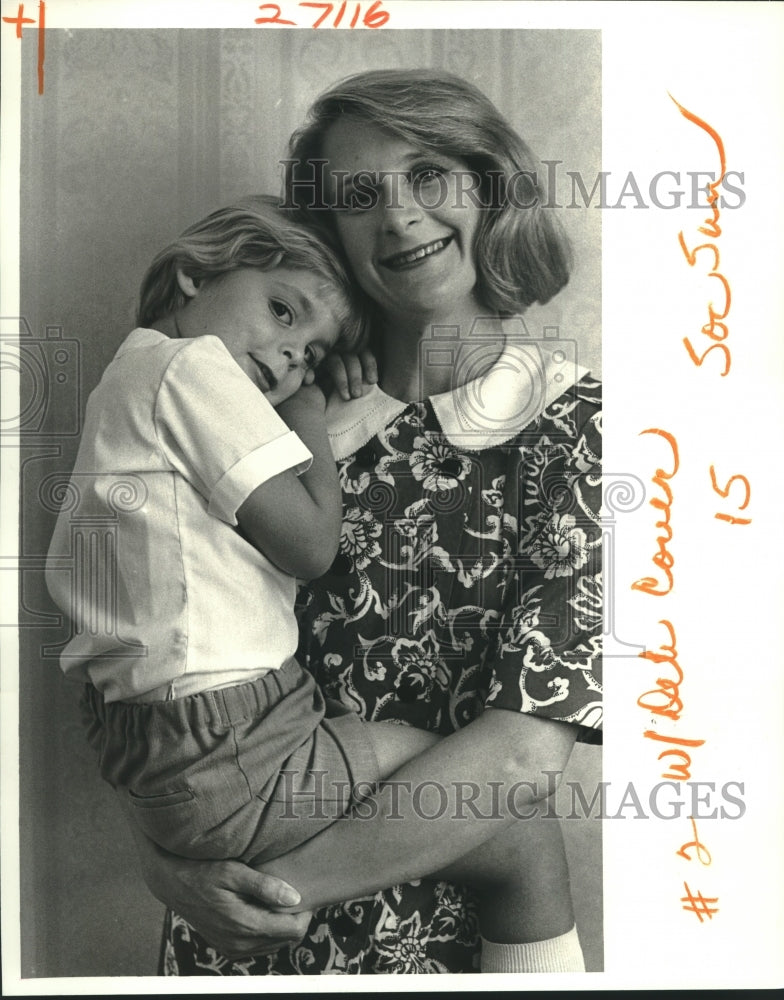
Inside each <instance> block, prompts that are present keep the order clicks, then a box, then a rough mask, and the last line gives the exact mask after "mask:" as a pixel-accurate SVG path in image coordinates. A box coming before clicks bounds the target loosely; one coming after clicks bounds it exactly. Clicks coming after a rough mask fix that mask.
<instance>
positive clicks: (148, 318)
mask: <svg viewBox="0 0 784 1000" xmlns="http://www.w3.org/2000/svg"><path fill="white" fill-rule="evenodd" d="M245 267H252V268H257V269H258V270H260V271H270V270H272V269H273V268H275V267H288V268H292V269H295V270H296V269H302V270H305V271H308V272H310V273H311V274H314V273H315V274H318V275H321V277H323V278H324V280H325V281H327V282H329V283H330V284H331V285H332V286H333V287H334V288H335V289H336V290H337V291H338V293H339V297H340V300H341V303H342V306H343V308H342V309H340V310H339V312H338V319H339V321H340V324H341V335H340V339H339V341H338V346H339V347H340V348H341V349H343V350H347V351H351V350H356V348H357V347H359V346H360V345H361V344H362V342H363V341H364V339H365V335H366V325H367V318H366V312H365V306H364V303H363V298H362V295H361V293H360V292H359V291H358V290H357V289H356V288H355V287H354V285H353V283H352V281H351V279H350V278H349V275H348V272H347V270H346V268H345V267H344V265H343V263H342V261H341V258H340V254H339V251H338V250H337V248H336V247H335V246H334V245H331V244H330V243H329V242H328V237H326V236H325V235H323V234H321V235H319V234H316V233H315V232H314V230H313V228H312V226H308V225H306V224H305V222H304V221H303V217H302V213H300V212H298V211H296V210H286V209H282V208H280V204H279V201H278V199H276V198H274V197H273V196H272V195H253V196H250V197H247V198H244V199H242V200H241V201H238V202H235V203H234V204H233V205H228V206H226V207H225V208H219V209H218V210H217V211H215V212H212V213H211V214H210V215H208V216H206V218H204V219H201V220H200V221H199V222H196V223H194V224H193V225H192V226H189V227H188V228H187V229H186V230H185V232H184V233H182V235H181V236H179V237H178V238H177V239H176V240H174V241H173V242H172V243H170V244H169V245H168V246H167V247H166V248H165V249H163V250H161V252H160V253H159V254H157V255H156V257H155V259H154V260H153V262H152V264H150V266H149V268H148V269H147V273H146V274H145V276H144V278H143V279H142V284H141V289H140V292H139V308H138V312H137V316H136V321H137V323H138V325H139V326H151V325H152V324H154V323H155V322H156V321H157V320H160V319H162V318H163V317H164V316H168V315H170V314H171V313H173V312H175V311H176V310H177V309H180V308H181V307H182V306H184V305H185V303H186V302H187V298H186V296H185V294H184V293H183V291H182V289H181V288H180V285H179V282H178V281H177V271H178V269H181V270H182V271H183V273H184V274H186V275H187V276H188V277H189V278H191V279H192V280H193V282H194V284H195V285H200V284H202V283H203V282H205V281H211V280H213V279H215V278H219V277H220V276H221V275H224V274H228V273H229V272H230V271H236V270H238V269H240V268H245Z"/></svg>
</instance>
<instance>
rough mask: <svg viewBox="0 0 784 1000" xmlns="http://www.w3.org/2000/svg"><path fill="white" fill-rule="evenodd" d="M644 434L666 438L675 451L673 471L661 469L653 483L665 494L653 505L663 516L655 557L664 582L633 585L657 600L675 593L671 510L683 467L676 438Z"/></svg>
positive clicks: (643, 581)
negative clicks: (674, 484) (675, 483)
mask: <svg viewBox="0 0 784 1000" xmlns="http://www.w3.org/2000/svg"><path fill="white" fill-rule="evenodd" d="M640 433H641V434H658V435H659V436H660V437H663V438H664V440H665V441H666V442H667V443H668V444H669V446H670V449H671V450H672V468H671V470H670V471H669V472H666V471H665V470H664V469H657V470H656V473H655V475H654V476H653V479H652V480H651V481H652V482H653V484H654V486H657V487H658V488H659V489H660V490H661V491H662V493H663V494H664V498H663V499H662V497H653V499H652V500H650V501H649V503H650V506H651V507H653V509H654V510H656V511H660V512H661V515H662V516H661V519H660V520H658V521H657V522H656V527H657V528H659V529H661V533H660V534H659V535H658V536H657V538H656V545H657V549H656V552H655V553H654V555H653V564H654V566H655V567H656V568H657V569H658V570H659V571H660V572H661V574H662V575H663V577H664V580H659V579H658V578H657V577H655V576H643V577H641V578H640V579H639V580H636V581H635V582H634V583H633V584H632V590H641V591H643V593H645V594H652V595H654V596H655V597H663V596H664V595H665V594H669V592H670V591H671V590H672V585H673V575H672V567H673V564H674V562H675V559H674V558H673V556H672V554H671V552H670V550H669V548H668V545H669V543H670V542H671V541H672V528H671V527H670V510H671V508H672V499H673V495H672V490H671V489H670V486H669V480H671V479H672V478H673V477H674V476H675V474H676V473H677V471H678V466H679V463H680V460H679V457H678V442H677V441H676V440H675V438H674V437H673V435H672V434H670V433H668V432H667V431H663V430H661V429H659V428H658V427H649V428H648V429H647V430H644V431H640Z"/></svg>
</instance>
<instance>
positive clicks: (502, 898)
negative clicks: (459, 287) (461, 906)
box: [438, 802, 585, 972]
mask: <svg viewBox="0 0 784 1000" xmlns="http://www.w3.org/2000/svg"><path fill="white" fill-rule="evenodd" d="M546 807H547V802H542V803H539V809H538V811H537V816H536V818H533V819H524V820H522V819H521V820H518V821H517V822H516V823H513V824H512V825H511V826H508V827H506V828H505V829H504V830H503V831H501V832H500V833H499V834H497V835H496V836H495V837H493V838H491V839H490V840H488V841H486V842H485V843H484V844H482V845H481V846H480V847H478V848H476V849H474V850H473V851H471V852H470V853H469V854H467V855H465V856H464V857H462V858H459V859H458V860H457V861H456V862H454V863H453V864H451V865H448V866H447V867H446V868H445V869H443V870H442V871H440V872H438V875H439V877H443V878H448V879H450V880H451V881H454V882H466V883H467V884H469V885H470V886H472V888H473V889H474V890H475V892H476V895H477V898H478V901H479V926H480V931H481V934H482V965H481V968H482V972H584V971H585V964H584V961H583V954H582V949H581V948H580V942H579V939H578V937H577V931H576V929H575V923H574V910H573V908H572V897H571V892H570V888H569V868H568V864H567V861H566V853H565V850H564V843H563V835H562V833H561V824H560V822H559V821H558V820H557V819H555V818H550V819H545V818H544V817H543V814H544V813H545V812H546ZM531 811H533V810H531Z"/></svg>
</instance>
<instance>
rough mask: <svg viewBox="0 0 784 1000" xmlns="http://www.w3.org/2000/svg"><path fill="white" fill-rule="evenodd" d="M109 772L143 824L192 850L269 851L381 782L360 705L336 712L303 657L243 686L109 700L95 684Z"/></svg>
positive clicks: (172, 845)
mask: <svg viewBox="0 0 784 1000" xmlns="http://www.w3.org/2000/svg"><path fill="white" fill-rule="evenodd" d="M83 707H84V710H85V723H86V725H87V730H88V738H89V740H90V743H91V744H92V746H93V747H94V748H95V749H96V750H97V751H98V753H99V756H100V768H101V774H102V776H103V777H104V778H105V779H106V780H107V781H108V782H110V784H112V785H113V786H114V787H115V788H116V789H117V790H118V792H119V793H120V794H121V795H122V796H123V797H124V798H125V799H126V801H127V802H128V804H129V806H130V808H129V810H128V811H129V812H130V813H131V814H132V815H133V816H134V817H135V818H136V820H137V822H138V824H139V827H140V828H141V830H142V831H143V832H144V833H145V834H146V835H147V836H148V837H150V838H151V839H152V840H154V841H155V842H156V843H157V844H159V845H160V846H161V847H163V848H165V849H166V850H168V851H171V852H172V853H174V854H179V855H182V856H184V857H189V858H212V859H221V858H237V859H239V860H242V861H263V860H267V859H270V858H274V857H278V856H280V855H281V854H285V853H286V852H287V851H289V850H291V848H293V847H296V846H297V845H298V844H301V843H303V842H304V841H305V840H309V839H310V837H312V836H314V835H315V834H317V833H318V832H319V831H320V830H323V829H324V828H325V827H327V826H329V825H330V824H332V823H334V822H335V820H337V819H339V818H340V817H341V816H342V815H344V814H345V812H346V810H347V809H348V808H349V807H350V806H351V805H352V804H353V803H354V802H356V801H359V800H360V799H361V798H362V797H363V796H366V795H368V794H369V793H370V791H371V790H372V787H373V785H374V783H375V782H376V781H378V779H379V773H378V762H377V760H376V756H375V752H374V750H373V746H372V743H371V741H370V739H369V737H368V735H367V731H366V729H365V727H364V725H363V723H362V722H361V720H360V719H359V716H357V715H355V714H354V713H351V712H349V713H344V714H340V715H336V716H334V717H326V715H325V712H326V707H325V702H324V698H323V697H322V695H321V692H320V690H319V689H318V687H317V686H316V684H315V682H314V680H313V678H312V677H311V675H310V674H309V673H307V671H305V670H303V668H302V667H301V666H300V665H299V664H298V663H297V662H296V661H295V660H290V661H289V662H288V663H286V664H285V665H284V666H283V667H282V668H281V669H280V670H272V671H270V672H269V673H267V674H265V675H264V676H263V677H261V678H259V679H257V680H254V681H250V682H248V683H246V684H240V685H237V686H234V687H227V688H219V689H217V690H212V691H203V692H201V693H199V694H195V695H189V696H188V697H185V698H175V699H172V700H169V701H157V702H144V703H140V702H110V703H108V704H107V703H105V702H104V700H103V698H102V696H101V695H100V693H99V692H98V691H97V690H96V689H95V688H94V687H93V686H92V685H87V686H86V688H85V692H84V698H83Z"/></svg>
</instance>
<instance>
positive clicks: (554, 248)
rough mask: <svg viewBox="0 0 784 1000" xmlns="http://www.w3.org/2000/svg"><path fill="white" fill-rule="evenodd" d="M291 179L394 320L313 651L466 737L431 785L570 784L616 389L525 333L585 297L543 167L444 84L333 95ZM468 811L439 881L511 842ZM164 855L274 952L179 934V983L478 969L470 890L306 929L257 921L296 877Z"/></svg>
mask: <svg viewBox="0 0 784 1000" xmlns="http://www.w3.org/2000/svg"><path fill="white" fill-rule="evenodd" d="M313 161H319V162H317V163H315V164H314V162H313ZM320 164H323V168H322V166H321V165H320ZM289 167H290V168H291V169H290V171H289V176H288V178H287V182H288V193H289V196H290V197H291V198H293V199H294V200H295V201H297V203H298V204H300V205H301V206H302V207H303V208H305V209H307V210H312V215H313V217H314V218H315V219H316V220H317V222H319V223H320V224H322V225H324V226H327V227H329V228H331V229H332V231H333V232H334V233H335V234H336V236H337V238H338V240H339V242H340V243H341V244H342V247H343V249H344V251H345V253H346V256H347V258H348V261H349V264H350V265H351V268H352V270H353V273H354V276H355V278H356V280H357V282H358V284H359V285H360V287H361V288H362V289H363V291H364V292H365V293H366V294H367V296H369V298H370V299H371V300H372V301H373V303H374V304H375V307H376V309H375V313H376V315H375V324H374V344H373V347H374V351H375V354H376V356H377V358H378V363H379V371H380V381H379V385H377V386H374V387H373V388H372V389H371V390H370V391H368V392H367V393H366V394H365V395H362V396H360V397H359V398H353V399H341V398H340V397H339V396H338V395H336V396H335V397H333V399H332V400H331V402H330V406H329V408H328V419H329V422H330V434H331V440H332V443H333V450H334V452H335V457H336V460H337V462H338V466H339V470H340V478H341V485H342V489H343V497H344V513H343V529H342V536H341V550H340V553H339V555H338V557H337V559H336V560H335V562H334V564H333V566H332V568H331V570H330V572H329V573H328V574H327V575H326V576H325V577H323V578H322V579H320V580H318V581H316V582H314V583H313V584H311V585H310V586H309V587H308V588H306V589H305V591H304V592H303V594H302V602H301V604H302V612H301V627H300V634H301V648H300V653H301V655H302V658H303V661H304V662H305V663H306V664H307V665H308V667H309V668H310V669H311V670H312V671H313V673H314V675H315V676H316V679H317V681H318V682H319V684H320V685H321V686H322V687H323V689H324V691H325V693H326V695H327V696H328V697H330V698H332V699H334V700H339V701H340V702H342V703H343V705H344V706H346V707H348V708H350V709H351V710H353V711H357V712H359V713H360V714H361V715H362V716H363V717H364V718H365V719H372V720H385V719H390V720H395V721H399V722H401V723H404V724H409V725H414V726H417V727H420V728H428V729H431V730H433V731H436V732H439V733H441V734H450V733H454V732H455V731H459V732H457V734H456V735H455V736H452V737H450V738H448V739H446V740H442V741H441V743H440V744H439V745H438V747H436V748H435V749H434V750H433V751H429V752H428V753H427V754H425V755H423V756H422V757H421V758H417V761H421V762H422V765H421V769H420V771H418V772H417V771H416V768H415V769H414V771H413V773H414V774H418V776H419V778H420V780H421V781H422V782H423V783H427V782H428V781H429V782H431V783H433V782H436V783H438V785H439V787H441V788H445V789H447V790H448V794H449V795H450V796H451V795H453V794H456V793H455V792H454V790H455V788H456V787H457V786H459V785H460V783H461V782H462V783H463V785H465V783H466V780H469V781H470V782H473V783H474V785H475V786H476V788H477V789H479V790H480V791H479V792H478V795H479V798H478V800H477V801H478V802H479V803H485V797H484V796H485V795H486V791H487V789H488V788H492V786H493V783H495V784H496V786H498V784H499V782H500V781H503V780H505V779H507V778H508V777H509V776H510V775H514V774H515V773H518V774H519V773H520V768H521V766H522V764H521V762H522V761H523V760H524V759H525V760H526V766H527V765H528V764H529V763H530V756H531V753H532V752H533V753H534V755H535V756H536V760H537V762H538V764H539V767H540V769H547V765H548V762H549V764H550V765H551V770H561V769H562V766H563V765H564V764H565V762H566V759H567V758H568V752H569V751H568V748H569V747H570V746H571V741H572V740H573V739H574V738H577V739H589V740H590V738H591V736H595V735H596V732H597V729H598V726H599V725H600V718H601V704H600V699H601V684H600V678H599V674H598V666H599V658H600V640H601V603H600V601H601V598H600V590H599V587H600V541H601V530H600V526H599V520H598V505H599V495H600V480H599V472H598V468H599V467H598V457H599V444H598V438H599V433H600V416H599V396H598V385H597V383H596V382H594V381H593V380H592V379H590V378H588V377H587V375H586V374H585V373H582V372H579V371H577V370H576V368H575V367H574V366H570V364H569V359H568V357H567V356H566V352H565V351H564V350H562V349H561V345H560V344H559V343H558V342H557V341H556V342H555V343H554V344H553V343H552V342H550V343H548V342H547V341H543V342H538V341H534V340H532V339H531V338H530V337H529V336H528V333H527V331H526V329H525V327H524V326H523V323H522V320H521V319H520V318H519V314H520V313H521V312H522V311H524V309H525V308H526V307H527V306H529V305H530V304H531V303H533V302H536V301H538V302H545V301H547V300H548V299H549V298H551V297H552V296H553V295H554V294H555V293H556V292H557V291H559V289H560V288H562V287H563V285H564V284H565V283H566V281H567V277H568V253H567V249H566V244H565V241H564V238H563V237H562V235H561V233H560V230H559V229H558V227H557V224H556V222H555V220H554V218H553V217H552V214H551V213H549V212H548V210H547V209H546V207H545V204H544V203H545V200H546V199H545V198H543V197H542V196H541V194H540V192H539V189H538V187H537V184H536V163H535V161H534V160H533V158H532V156H531V154H530V152H529V151H528V149H527V147H526V146H525V145H524V143H522V141H521V140H520V138H519V137H518V136H517V135H516V133H515V132H514V131H513V130H512V129H511V128H510V127H509V126H508V125H507V124H506V122H505V121H504V120H503V119H502V118H501V117H500V115H499V114H498V112H497V111H496V109H495V108H494V107H493V105H492V104H491V103H490V102H489V101H488V100H487V99H486V98H485V97H484V96H483V95H482V94H480V93H479V92H478V91H476V90H475V89H474V88H473V87H471V86H470V85H469V84H467V83H465V82H464V81H462V80H459V79H458V78H456V77H452V76H450V75H447V74H437V73H434V72H432V71H429V70H428V71H381V72H374V73H365V74H360V75H359V76H356V77H353V78H351V79H349V80H347V81H345V82H344V83H342V84H339V85H337V86H336V87H334V88H332V89H331V90H330V91H328V92H327V93H326V94H325V95H323V96H322V98H320V99H319V100H317V101H316V103H315V104H314V106H313V108H312V109H311V113H310V118H309V121H308V123H307V124H306V126H305V127H304V128H303V129H302V130H300V131H299V132H298V133H297V134H295V136H294V137H293V138H292V144H291V152H290V160H289ZM351 376H352V373H351V372H350V373H349V377H350V378H351ZM346 395H348V394H346ZM485 708H488V709H493V711H488V712H484V711H483V710H484V709H485ZM566 724H568V733H569V736H568V738H567V739H566V740H565V742H564V737H563V733H564V731H565V725H566ZM556 745H557V746H558V747H559V748H562V747H563V746H566V747H567V749H566V751H565V752H563V751H562V750H561V749H559V750H558V752H555V751H554V750H553V747H555V746H556ZM532 747H533V751H532V749H531V748H532ZM443 748H447V749H446V750H444V749H443ZM526 755H527V756H526ZM553 762H555V763H554V764H553ZM414 763H416V761H415V762H414ZM457 804H459V803H456V802H455V801H454V800H453V799H452V798H450V799H449V803H448V805H449V809H450V810H452V809H454V808H455V807H456V805H457ZM508 806H509V803H508V802H507V803H505V804H504V803H502V804H501V811H502V812H503V811H504V810H505V809H506V812H507V813H508ZM477 812H479V810H477ZM449 815H454V814H453V813H452V812H450V813H449ZM463 815H464V816H466V819H467V822H466V823H465V824H456V823H454V822H452V823H451V825H450V824H449V823H446V824H441V825H439V826H435V825H433V824H432V823H431V825H430V827H428V824H427V823H426V822H425V823H423V839H422V844H421V850H422V851H423V852H426V853H428V857H432V859H433V864H432V867H431V868H429V869H428V870H436V869H440V868H442V867H443V864H441V863H439V862H440V861H441V860H442V857H441V853H440V852H441V851H445V850H446V849H447V848H446V846H445V845H446V842H447V841H448V840H449V838H450V837H452V836H456V835H463V834H461V833H459V834H454V831H455V830H458V831H459V830H460V829H461V828H462V829H466V828H467V829H469V830H471V831H474V833H473V834H468V836H469V837H470V836H472V835H473V836H475V838H476V839H475V842H476V843H480V842H482V841H483V840H484V839H486V838H487V837H489V836H491V834H490V833H488V832H487V831H486V829H485V828H486V827H487V826H488V824H487V823H486V822H484V825H483V818H482V816H477V815H474V814H472V813H471V810H468V812H467V813H466V811H465V810H463ZM486 818H487V816H486V815H484V819H486ZM507 818H508V816H507ZM530 826H531V838H532V840H533V839H534V838H535V837H536V833H535V827H536V824H531V825H530ZM471 846H473V844H472V845H471ZM142 855H143V858H144V861H145V877H146V879H147V881H148V884H149V885H150V888H151V889H152V890H153V891H154V892H155V894H156V895H157V896H158V897H159V898H161V899H163V900H164V901H165V902H167V903H168V904H169V905H171V906H172V907H173V908H174V909H175V910H176V911H177V912H178V913H182V914H184V915H185V916H187V917H189V919H190V920H191V923H192V924H195V925H196V926H198V927H199V928H200V930H202V931H203V932H204V933H205V934H206V936H207V938H208V939H209V940H211V941H212V942H213V944H215V945H217V946H218V947H219V948H222V949H223V950H224V951H225V952H228V953H229V954H231V955H234V956H241V955H251V954H256V955H257V957H256V958H241V959H240V960H238V961H234V962H232V961H230V960H229V959H227V958H226V957H223V956H221V955H220V954H219V953H218V952H216V950H215V949H214V948H212V947H210V946H208V945H207V944H206V943H205V942H204V941H203V940H202V939H201V938H200V937H199V935H197V934H195V933H194V932H193V930H192V928H191V927H190V926H189V925H188V924H187V923H186V922H185V921H184V920H183V919H182V918H181V917H170V918H169V924H168V926H167V931H166V939H167V950H166V963H167V966H166V967H167V971H169V972H171V973H173V974H180V975H192V974H199V973H218V974H243V973H244V974H259V973H266V972H274V973H282V974H285V973H292V972H295V973H315V972H335V971H341V972H352V973H354V972H375V973H385V972H459V971H471V970H474V969H476V967H477V949H478V943H477V934H476V928H475V921H474V914H473V909H472V903H471V900H470V898H469V897H468V895H467V894H466V893H465V892H464V891H462V890H461V889H460V888H458V887H456V886H454V885H451V884H449V883H445V882H440V883H434V882H429V881H421V882H417V883H414V884H405V885H402V886H397V887H395V888H392V889H388V890H386V891H383V892H380V893H376V894H373V895H370V896H368V897H367V898H364V899H361V900H358V901H352V902H346V903H344V904H340V905H337V906H333V907H329V908H327V909H326V910H324V911H321V912H318V913H317V914H316V915H315V916H314V918H313V920H312V922H311V923H310V925H309V926H308V927H307V929H306V925H305V920H304V919H303V917H302V916H301V915H300V916H294V915H291V914H274V913H268V912H266V911H265V910H264V909H263V908H260V907H259V906H258V903H257V902H256V901H258V902H259V903H262V904H268V905H270V906H273V905H276V904H279V903H281V902H284V903H285V902H286V899H285V898H284V897H283V896H282V895H280V892H281V888H282V886H281V883H279V882H277V881H276V880H274V879H270V878H268V877H265V876H261V875H258V874H256V873H253V872H251V871H250V870H249V869H242V866H240V865H236V864H234V863H232V862H228V863H220V864H214V865H213V864H207V863H205V864H196V863H188V862H179V861H176V860H175V859H172V858H169V857H164V856H163V855H161V854H160V853H158V854H156V853H153V852H152V850H151V849H150V848H149V847H148V846H147V845H142ZM397 870H398V869H395V868H394V866H392V867H391V868H390V872H394V871H397ZM400 870H404V869H403V868H401V869H400ZM248 897H251V898H252V899H253V900H254V902H252V903H251V902H249V901H248ZM551 897H557V899H556V903H554V904H553V905H557V909H558V912H557V914H556V915H555V917H554V919H555V920H556V921H557V922H560V924H561V925H563V926H566V924H564V922H565V921H568V920H569V919H570V914H571V904H570V902H569V900H568V892H567V891H566V888H565V886H564V891H562V892H560V893H559V892H555V893H547V892H544V891H543V892H542V893H541V895H540V896H538V897H537V898H536V899H532V900H530V904H531V905H532V906H534V905H535V906H537V907H539V906H545V905H548V903H549V902H552V898H551ZM571 919H573V918H571ZM303 933H304V934H305V937H304V939H303V940H302V942H301V943H300V944H297V945H293V946H292V947H291V948H290V949H289V948H281V950H279V951H277V952H275V953H274V954H272V955H270V956H269V957H263V956H261V957H259V955H260V953H261V952H264V951H270V950H272V949H274V948H277V947H278V946H279V945H280V944H281V943H285V942H287V941H294V940H298V939H299V938H300V937H301V936H302V934H303Z"/></svg>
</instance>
